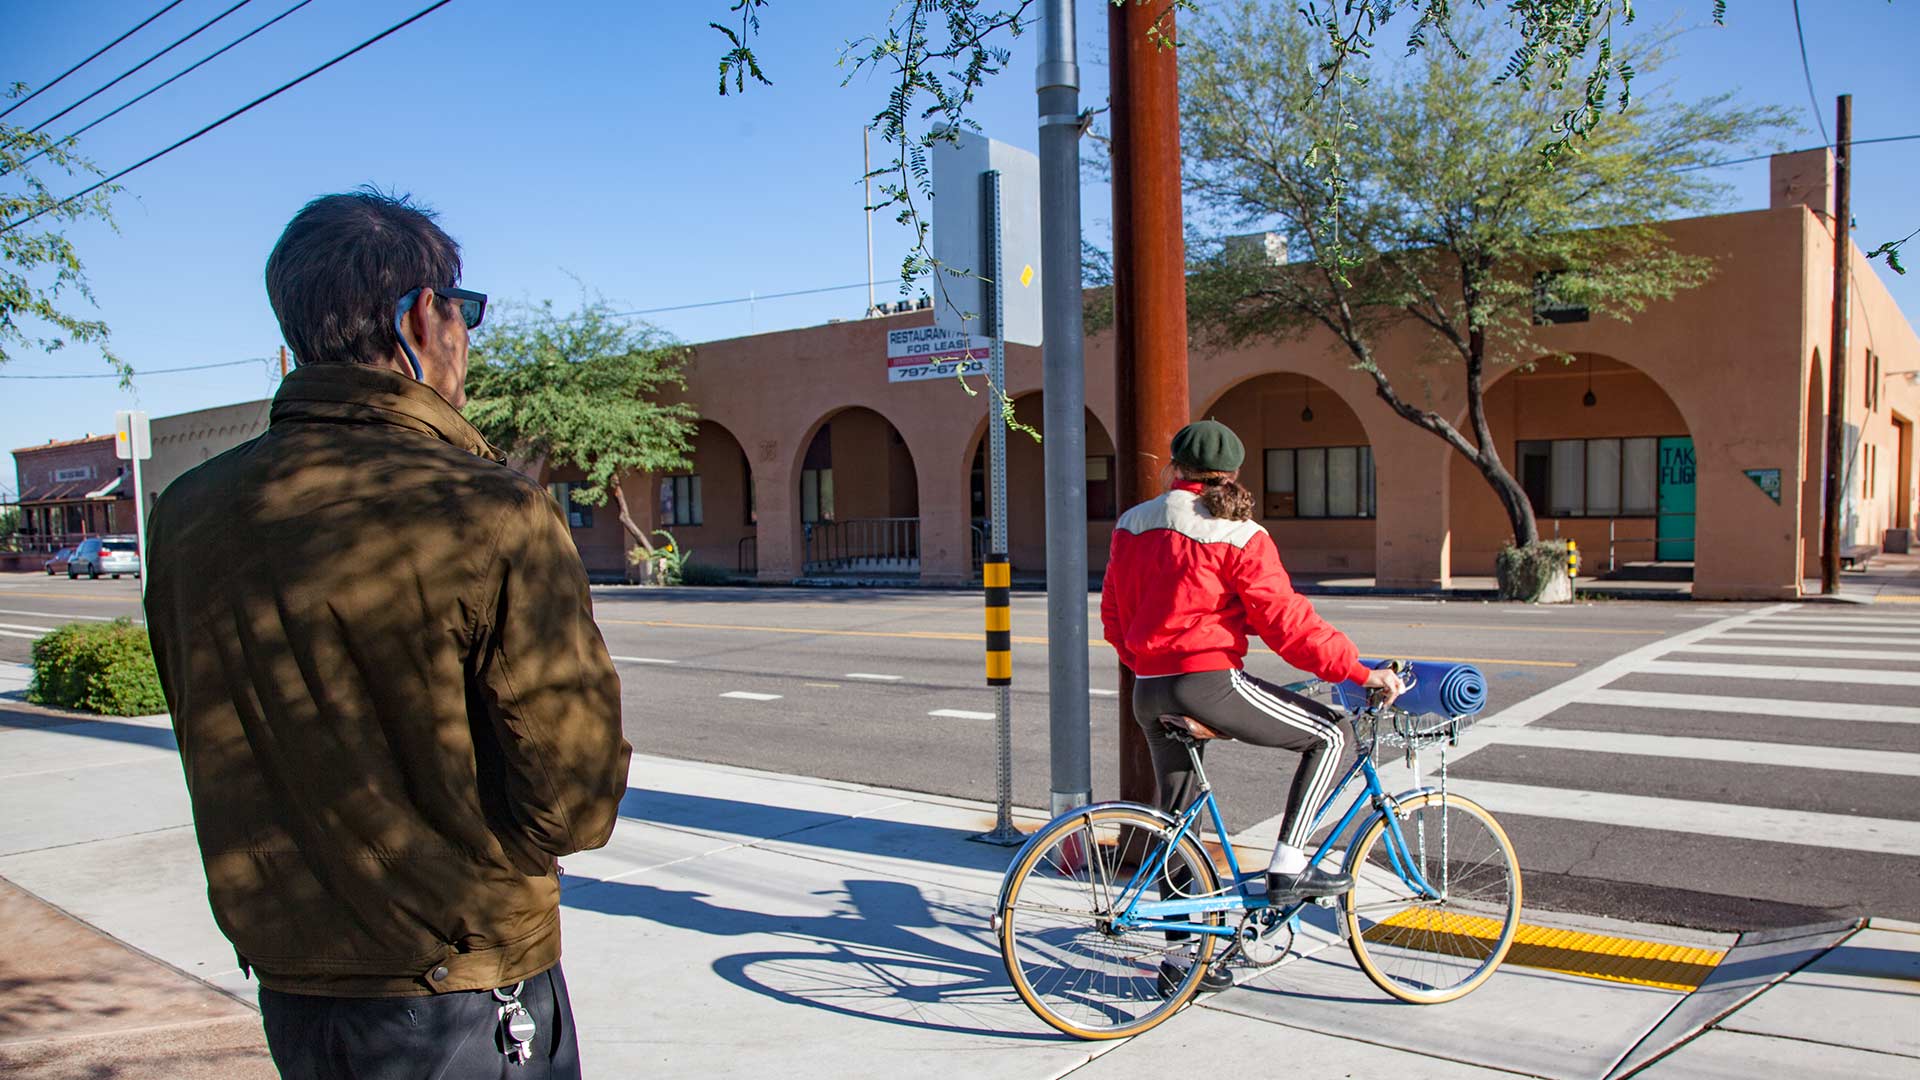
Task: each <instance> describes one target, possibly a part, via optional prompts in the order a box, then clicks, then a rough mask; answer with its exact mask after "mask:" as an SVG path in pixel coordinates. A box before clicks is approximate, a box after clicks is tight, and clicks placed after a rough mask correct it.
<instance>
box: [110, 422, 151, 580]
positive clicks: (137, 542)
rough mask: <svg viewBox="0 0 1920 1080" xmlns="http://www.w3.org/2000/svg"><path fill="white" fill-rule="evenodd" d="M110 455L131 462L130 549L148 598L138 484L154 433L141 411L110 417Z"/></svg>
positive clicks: (143, 490) (142, 490)
mask: <svg viewBox="0 0 1920 1080" xmlns="http://www.w3.org/2000/svg"><path fill="white" fill-rule="evenodd" d="M113 428H114V436H113V452H114V454H115V456H117V457H119V458H120V459H121V460H122V461H129V460H130V461H132V462H133V547H134V552H135V554H136V555H138V556H139V558H140V596H141V597H142V598H143V599H144V598H145V597H146V595H147V500H146V494H145V493H146V488H145V487H144V486H142V484H141V482H140V462H142V461H144V460H145V459H147V458H150V457H152V456H153V433H152V429H151V428H150V427H149V426H148V424H147V414H146V413H144V412H129V411H126V410H121V411H120V412H116V413H114V414H113Z"/></svg>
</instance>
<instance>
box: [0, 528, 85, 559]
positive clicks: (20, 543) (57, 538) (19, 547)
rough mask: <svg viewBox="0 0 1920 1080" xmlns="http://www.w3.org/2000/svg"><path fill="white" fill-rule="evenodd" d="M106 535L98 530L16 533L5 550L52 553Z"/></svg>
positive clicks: (33, 553) (25, 552) (26, 552)
mask: <svg viewBox="0 0 1920 1080" xmlns="http://www.w3.org/2000/svg"><path fill="white" fill-rule="evenodd" d="M104 535H107V534H105V533H97V532H75V533H64V532H61V533H26V532H23V533H15V534H14V535H13V537H12V539H11V541H10V542H9V543H8V544H7V545H6V548H5V550H6V551H9V552H19V553H23V554H29V555H51V554H53V553H54V552H56V551H59V550H60V549H61V548H70V547H79V546H80V542H81V541H82V540H86V539H89V538H92V537H95V536H104Z"/></svg>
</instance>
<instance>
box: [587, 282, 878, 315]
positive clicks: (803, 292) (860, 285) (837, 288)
mask: <svg viewBox="0 0 1920 1080" xmlns="http://www.w3.org/2000/svg"><path fill="white" fill-rule="evenodd" d="M866 287H867V283H866V282H864V281H856V282H854V283H853V284H852V285H828V286H825V287H824V288H819V289H794V290H793V291H791V292H777V293H755V294H754V295H752V296H742V297H738V298H736V299H732V300H703V301H701V302H700V303H698V304H675V305H673V306H671V307H657V308H641V309H639V310H637V311H610V312H608V313H607V318H609V319H624V318H627V317H629V316H633V315H660V314H664V313H666V312H669V311H692V310H694V309H695V308H710V307H724V306H726V305H728V304H752V303H757V302H759V301H761V300H783V299H785V298H787V297H789V296H816V295H818V294H820V293H830V292H845V291H846V290H848V289H864V288H866Z"/></svg>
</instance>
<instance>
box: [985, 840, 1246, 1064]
mask: <svg viewBox="0 0 1920 1080" xmlns="http://www.w3.org/2000/svg"><path fill="white" fill-rule="evenodd" d="M1167 839H1168V831H1167V824H1166V821H1165V819H1164V818H1162V817H1160V816H1159V815H1157V814H1155V813H1154V812H1153V811H1151V810H1148V809H1147V808H1146V807H1131V806H1106V807H1094V808H1089V809H1087V810H1084V811H1081V812H1078V813H1075V814H1074V815H1073V816H1071V817H1067V818H1064V819H1062V820H1060V821H1057V822H1055V823H1054V824H1053V825H1051V826H1049V827H1048V828H1047V831H1046V832H1044V833H1042V834H1041V835H1040V836H1039V837H1038V838H1037V839H1035V840H1034V841H1033V842H1032V843H1031V844H1030V845H1029V846H1028V847H1027V849H1026V852H1025V854H1024V855H1023V856H1022V857H1021V858H1020V859H1019V860H1018V861H1017V862H1015V864H1014V865H1013V867H1012V868H1011V869H1009V870H1008V871H1007V873H1008V875H1009V878H1010V885H1009V886H1008V888H1007V889H1005V890H1004V896H1005V902H1006V907H1005V908H1004V909H1002V910H1001V912H1000V955H1001V958H1002V959H1003V960H1005V962H1006V965H1007V975H1008V977H1009V978H1010V979H1011V980H1012V981H1013V988H1014V990H1015V992H1017V993H1018V994H1019V995H1020V999H1021V1000H1022V1001H1024V1002H1026V1003H1027V1007H1028V1008H1030V1009H1032V1010H1033V1011H1034V1014H1035V1015H1037V1016H1039V1017H1040V1019H1042V1020H1044V1021H1046V1022H1047V1023H1048V1024H1050V1025H1052V1026H1053V1027H1054V1028H1056V1029H1058V1030H1060V1031H1063V1032H1065V1033H1066V1034H1068V1035H1072V1036H1074V1037H1076V1038H1081V1039H1119V1038H1124V1037H1126V1036H1128V1035H1138V1034H1140V1033H1141V1032H1143V1031H1146V1030H1147V1029H1149V1028H1151V1027H1153V1026H1155V1025H1156V1024H1159V1023H1160V1022H1161V1021H1162V1020H1165V1019H1166V1018H1167V1017H1169V1016H1172V1015H1173V1014H1174V1013H1175V1012H1177V1011H1179V1009H1180V1007H1181V1006H1183V1005H1185V1004H1186V1003H1187V1002H1188V1001H1189V1000H1191V999H1192V998H1193V995H1194V994H1195V993H1197V992H1198V991H1199V989H1200V976H1201V975H1202V974H1203V973H1204V972H1205V970H1206V964H1207V961H1208V959H1209V958H1210V957H1211V956H1212V955H1213V946H1214V939H1213V937H1212V936H1211V935H1207V934H1186V933H1178V934H1168V933H1165V932H1162V931H1159V930H1129V929H1126V928H1123V927H1121V926H1119V925H1117V920H1118V918H1119V916H1121V915H1122V914H1123V913H1124V912H1125V911H1126V909H1127V906H1128V904H1130V903H1131V902H1133V900H1134V899H1135V898H1136V897H1138V898H1141V899H1147V900H1151V899H1154V898H1155V897H1156V895H1157V894H1158V893H1160V892H1161V891H1162V888H1161V887H1160V886H1158V885H1157V884H1156V883H1157V881H1158V878H1157V877H1156V876H1155V875H1154V874H1153V873H1152V869H1151V868H1152V867H1153V866H1155V865H1156V864H1157V861H1158V859H1159V856H1160V853H1161V852H1163V851H1165V850H1166V849H1167ZM1142 864H1145V865H1146V866H1147V867H1148V868H1149V869H1148V871H1147V872H1146V873H1140V867H1141V866H1142ZM1167 866H1168V873H1167V874H1166V880H1167V881H1168V882H1170V883H1172V884H1171V885H1169V886H1167V887H1166V888H1168V889H1171V890H1172V891H1174V892H1175V893H1177V894H1182V895H1188V896H1199V895H1205V894H1210V893H1213V892H1216V891H1218V888H1219V882H1218V878H1217V876H1216V875H1215V873H1214V868H1213V862H1212V861H1211V860H1210V859H1209V858H1208V857H1207V854H1206V852H1205V850H1203V849H1202V848H1201V846H1200V844H1199V843H1198V842H1196V841H1195V840H1194V838H1193V837H1192V835H1190V834H1189V835H1187V836H1183V837H1181V838H1180V843H1179V844H1178V845H1177V846H1176V847H1174V848H1173V850H1172V852H1171V854H1170V855H1169V856H1168V862H1167ZM1136 876H1137V877H1138V879H1139V880H1138V881H1136V880H1135V879H1136ZM1141 882H1144V883H1145V886H1144V888H1143V887H1142V886H1141V884H1140V883H1141ZM1129 883H1134V888H1132V889H1128V887H1127V886H1128V884H1129ZM1196 918H1199V919H1202V920H1204V921H1206V922H1209V923H1211V924H1213V925H1219V924H1220V922H1221V919H1222V916H1221V914H1220V913H1219V912H1210V913H1208V914H1206V915H1201V916H1196ZM1170 937H1171V938H1174V939H1175V940H1169V938H1170ZM1176 957H1177V958H1178V959H1179V960H1180V961H1181V963H1182V964H1184V969H1182V970H1179V971H1178V972H1177V975H1178V977H1177V978H1172V979H1170V978H1168V977H1166V976H1164V975H1163V974H1162V972H1161V964H1162V962H1163V961H1168V960H1170V959H1173V958H1176Z"/></svg>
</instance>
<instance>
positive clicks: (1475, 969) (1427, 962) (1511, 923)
mask: <svg viewBox="0 0 1920 1080" xmlns="http://www.w3.org/2000/svg"><path fill="white" fill-rule="evenodd" d="M1436 809H1437V810H1438V821H1439V823H1440V825H1441V828H1442V829H1443V833H1442V835H1441V836H1440V837H1439V839H1438V842H1439V846H1440V847H1441V848H1442V849H1443V850H1444V855H1443V854H1442V852H1441V851H1435V850H1434V846H1435V842H1436V841H1435V838H1434V836H1433V835H1432V826H1430V825H1428V826H1427V832H1426V834H1425V836H1424V837H1422V838H1420V839H1418V840H1417V839H1416V837H1415V835H1409V833H1410V831H1411V832H1412V833H1415V834H1417V833H1419V831H1420V826H1422V825H1426V822H1427V818H1428V816H1429V815H1431V814H1432V812H1433V811H1435V810H1436ZM1397 810H1398V816H1399V817H1400V818H1401V819H1402V825H1401V835H1402V836H1403V837H1404V838H1405V839H1406V842H1407V845H1408V855H1409V856H1410V857H1412V858H1413V859H1415V860H1416V861H1417V862H1418V863H1419V865H1420V866H1421V873H1422V874H1423V875H1426V876H1427V877H1428V880H1429V881H1430V882H1432V881H1433V879H1434V877H1435V876H1436V875H1437V876H1439V877H1440V879H1441V881H1442V882H1444V884H1439V883H1436V884H1439V887H1440V888H1441V890H1442V893H1443V898H1442V899H1440V900H1429V899H1426V898H1423V897H1421V896H1419V895H1417V893H1416V892H1415V890H1414V889H1413V887H1412V886H1410V885H1408V884H1407V883H1406V881H1405V879H1404V878H1403V877H1402V876H1401V875H1400V873H1399V872H1398V871H1396V870H1394V869H1393V867H1392V861H1391V859H1390V858H1389V856H1388V851H1387V847H1386V845H1384V844H1382V843H1381V840H1382V838H1383V837H1384V836H1385V835H1386V827H1387V818H1386V817H1385V816H1384V815H1382V816H1380V817H1377V818H1375V819H1374V821H1373V822H1372V823H1371V824H1370V825H1369V826H1367V828H1366V829H1365V830H1364V831H1363V832H1362V833H1361V834H1360V836H1358V837H1357V838H1356V839H1355V840H1354V842H1353V845H1352V846H1351V847H1349V848H1348V849H1347V866H1348V867H1350V868H1352V870H1353V873H1354V888H1353V890H1352V891H1351V892H1348V893H1347V894H1346V896H1345V898H1344V899H1343V900H1342V903H1341V908H1342V912H1343V914H1344V916H1345V919H1346V924H1347V944H1348V946H1349V947H1350V948H1351V949H1352V950H1353V958H1354V960H1355V961H1356V962H1358V963H1359V965H1360V970H1362V971H1364V972H1366V974H1367V978H1369V979H1371V980H1373V984H1374V985H1375V986H1378V987H1379V988H1380V989H1382V990H1384V991H1386V992H1387V993H1388V994H1391V995H1393V996H1394V997H1396V998H1398V999H1400V1000H1401V1001H1406V1002H1410V1003H1413V1004H1416V1005H1437V1004H1440V1003H1441V1002H1447V1001H1453V1000H1455V999H1456V998H1460V997H1464V996H1465V995H1467V994H1469V993H1472V992H1473V991H1474V990H1476V989H1478V988H1479V987H1480V985H1481V984H1482V983H1485V982H1486V981H1487V980H1488V979H1489V978H1491V977H1492V976H1493V973H1494V972H1495V971H1496V970H1498V969H1499V967H1500V964H1501V962H1502V961H1503V960H1505V959H1506V957H1507V950H1508V949H1510V948H1511V947H1512V946H1513V937H1514V933H1515V931H1517V930H1518V929H1519V926H1520V904H1521V895H1522V891H1521V881H1520V860H1519V857H1518V856H1516V855H1515V854H1514V851H1513V842H1512V841H1511V840H1509V839H1508V838H1507V833H1506V830H1505V829H1502V828H1501V827H1500V823H1499V822H1498V821H1496V820H1494V817H1493V815H1492V814H1490V813H1488V812H1487V810H1486V808H1484V807H1482V806H1481V805H1480V804H1478V803H1476V802H1473V801H1472V800H1470V799H1463V798H1461V797H1460V796H1458V795H1448V796H1446V798H1445V800H1444V802H1443V801H1442V799H1441V795H1440V793H1439V792H1437V791H1430V792H1425V793H1423V794H1420V795H1415V796H1413V797H1411V798H1408V799H1405V800H1403V801H1401V802H1400V803H1399V804H1398V807H1397ZM1409 823H1411V824H1412V825H1413V826H1414V828H1413V829H1412V830H1409V827H1408V826H1409ZM1469 823H1471V824H1472V826H1473V828H1472V829H1468V828H1466V826H1467V825H1468V824H1469ZM1396 891H1397V894H1398V895H1396Z"/></svg>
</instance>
